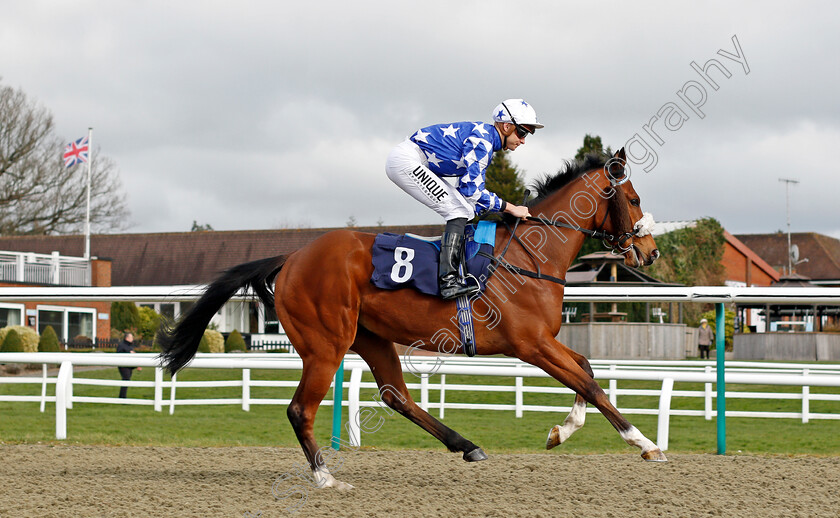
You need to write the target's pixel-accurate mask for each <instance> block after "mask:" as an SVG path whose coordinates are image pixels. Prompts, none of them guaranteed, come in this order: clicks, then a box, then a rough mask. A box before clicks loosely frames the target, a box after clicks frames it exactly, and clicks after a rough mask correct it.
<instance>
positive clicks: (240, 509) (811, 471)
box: [0, 445, 840, 518]
mask: <svg viewBox="0 0 840 518" xmlns="http://www.w3.org/2000/svg"><path fill="white" fill-rule="evenodd" d="M670 460H671V462H668V463H666V464H652V463H646V462H644V461H642V460H641V459H640V457H638V456H637V455H635V454H627V455H564V454H562V453H560V454H554V453H552V454H531V455H526V454H522V455H493V454H492V453H491V454H490V459H489V460H487V461H484V462H479V463H474V464H469V463H466V462H464V461H462V460H461V458H460V455H458V454H453V453H445V452H423V451H410V452H392V451H389V452H382V451H372V450H361V451H355V452H354V451H345V450H342V451H341V452H340V454H339V455H338V456H336V457H333V458H331V459H329V460H328V461H327V462H328V465H332V466H334V467H337V469H334V471H335V472H336V475H337V476H338V478H339V479H341V480H344V481H346V482H349V483H351V484H353V485H355V486H356V489H354V490H353V491H350V492H344V493H342V492H339V491H336V490H333V489H325V490H323V489H322V490H316V489H312V488H310V486H309V484H308V482H307V481H306V479H305V478H303V477H302V476H298V475H296V474H295V473H294V472H295V468H296V467H299V466H302V463H303V455H302V453H301V452H300V450H298V449H279V448H257V447H233V448H169V447H113V446H102V447H96V446H70V445H57V446H51V445H0V517H2V518H11V517H16V516H26V517H35V516H37V517H74V518H75V517H87V516H109V517H110V516H125V517H128V516H131V517H140V516H166V517H172V518H176V517H177V518H184V517H199V516H200V517H213V516H240V517H242V516H261V518H269V517H274V516H291V515H296V516H301V517H304V516H305V517H310V516H329V517H344V516H387V517H389V518H401V517H414V516H417V517H421V516H422V517H428V516H459V517H465V516H499V517H510V516H549V515H551V516H576V517H601V516H613V517H616V518H617V517H635V516H666V517H682V516H684V517H697V516H736V517H737V516H748V517H751V518H758V517H760V518H768V517H776V516H778V517H785V518H789V517H796V516H799V517H803V518H805V517H815V516H832V517H836V516H838V515H840V458H837V457H830V458H821V457H758V456H742V455H734V456H718V455H704V454H696V455H671V456H670ZM284 474H285V475H286V476H285V477H283V475H284ZM272 486H274V487H273V488H272ZM272 491H273V492H274V494H273V493H272ZM275 494H276V495H278V496H281V497H282V496H283V495H286V496H287V498H285V499H284V498H280V499H277V498H275V496H274V495H275ZM295 503H297V504H300V508H299V509H298V510H297V511H296V512H289V511H287V510H285V508H286V507H288V506H290V505H292V504H295Z"/></svg>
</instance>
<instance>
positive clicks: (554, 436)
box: [545, 424, 563, 450]
mask: <svg viewBox="0 0 840 518" xmlns="http://www.w3.org/2000/svg"><path fill="white" fill-rule="evenodd" d="M562 442H563V441H561V440H560V425H559V424H558V425H556V426H555V427H554V428H552V429H551V430H549V431H548V439H546V440H545V449H546V450H550V449H551V448H554V447H555V446H559V445H560V444H561V443H562Z"/></svg>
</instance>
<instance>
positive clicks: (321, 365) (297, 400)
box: [286, 359, 353, 490]
mask: <svg viewBox="0 0 840 518" xmlns="http://www.w3.org/2000/svg"><path fill="white" fill-rule="evenodd" d="M340 363H341V360H338V361H332V360H322V359H318V360H315V359H310V360H309V361H305V362H304V365H303V373H302V375H301V378H300V383H299V384H298V388H297V390H296V391H295V395H294V396H293V397H292V402H291V403H290V404H289V407H288V408H287V409H286V414H287V415H288V417H289V421H290V422H291V423H292V428H293V429H294V431H295V435H296V436H297V438H298V442H300V446H301V448H303V454H304V455H306V460H308V461H309V466H310V467H311V468H312V476H313V477H314V479H315V484H316V485H317V486H318V487H334V488H336V489H340V490H348V489H353V486H351V485H350V484H347V483H346V482H341V481H340V480H336V478H335V477H333V475H332V474H331V473H330V471H329V469H328V468H327V465H326V463H325V462H324V458H323V456H322V455H321V451H320V450H319V448H318V443H317V442H315V435H314V434H313V431H312V429H313V425H314V424H315V414H316V413H317V412H318V407H319V405H320V404H321V401H322V400H323V399H324V396H326V394H327V391H328V390H329V388H330V383H331V382H332V380H333V377H334V376H335V373H336V371H337V370H338V366H339V364H340Z"/></svg>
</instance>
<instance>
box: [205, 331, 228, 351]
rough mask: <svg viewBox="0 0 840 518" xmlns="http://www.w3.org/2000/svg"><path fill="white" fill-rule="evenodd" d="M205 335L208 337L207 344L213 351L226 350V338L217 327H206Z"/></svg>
mask: <svg viewBox="0 0 840 518" xmlns="http://www.w3.org/2000/svg"><path fill="white" fill-rule="evenodd" d="M204 337H205V338H207V346H208V349H209V352H211V353H223V352H225V339H224V337H223V336H222V333H220V332H218V331H216V330H215V329H205V330H204Z"/></svg>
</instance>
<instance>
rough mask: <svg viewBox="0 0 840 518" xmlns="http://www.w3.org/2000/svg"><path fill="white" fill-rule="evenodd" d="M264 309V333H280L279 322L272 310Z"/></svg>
mask: <svg viewBox="0 0 840 518" xmlns="http://www.w3.org/2000/svg"><path fill="white" fill-rule="evenodd" d="M264 309H265V331H264V332H265V333H267V334H276V333H279V332H280V320H278V319H277V314H276V313H275V312H274V308H268V307H264Z"/></svg>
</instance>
